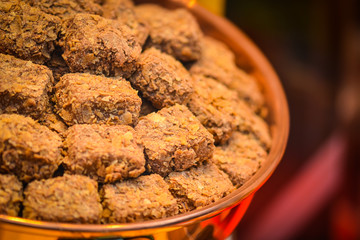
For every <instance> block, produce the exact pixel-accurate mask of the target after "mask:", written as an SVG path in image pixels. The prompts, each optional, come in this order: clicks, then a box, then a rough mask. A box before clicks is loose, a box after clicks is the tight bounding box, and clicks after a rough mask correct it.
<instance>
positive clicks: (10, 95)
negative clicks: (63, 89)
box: [0, 53, 54, 119]
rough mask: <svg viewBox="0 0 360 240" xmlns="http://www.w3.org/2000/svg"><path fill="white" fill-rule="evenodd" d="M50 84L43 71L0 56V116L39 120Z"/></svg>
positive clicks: (44, 108) (38, 67)
mask: <svg viewBox="0 0 360 240" xmlns="http://www.w3.org/2000/svg"><path fill="white" fill-rule="evenodd" d="M53 81H54V79H53V76H52V72H51V71H50V70H49V69H48V68H47V67H45V66H42V65H38V64H34V63H32V62H30V61H25V60H21V59H18V58H15V57H13V56H10V55H5V54H1V53H0V99H1V101H0V114H1V113H19V114H23V115H27V116H31V117H33V118H35V119H37V118H39V117H40V116H41V115H42V114H43V113H44V112H45V111H46V110H47V108H49V107H50V103H49V97H48V94H49V92H50V91H51V89H52V85H53Z"/></svg>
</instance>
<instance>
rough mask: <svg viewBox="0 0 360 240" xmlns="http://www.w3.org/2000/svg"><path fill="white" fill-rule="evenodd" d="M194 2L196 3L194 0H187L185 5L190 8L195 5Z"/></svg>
mask: <svg viewBox="0 0 360 240" xmlns="http://www.w3.org/2000/svg"><path fill="white" fill-rule="evenodd" d="M195 3H196V0H188V1H187V4H186V5H187V6H188V7H189V8H191V7H192V6H194V5H195Z"/></svg>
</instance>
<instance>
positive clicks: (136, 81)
mask: <svg viewBox="0 0 360 240" xmlns="http://www.w3.org/2000/svg"><path fill="white" fill-rule="evenodd" d="M130 81H131V82H132V84H133V85H134V86H135V88H137V89H138V90H140V91H141V93H142V94H143V97H145V98H146V99H148V100H149V101H151V102H152V104H153V105H154V106H155V107H156V108H162V107H169V106H172V105H174V104H175V103H178V104H183V103H186V102H187V101H188V99H189V97H190V95H191V93H192V91H193V89H192V87H193V84H192V80H191V77H190V74H189V72H188V71H187V70H186V69H185V67H184V66H183V65H182V64H181V63H180V62H179V61H177V60H176V59H175V58H173V57H172V56H170V55H168V54H166V53H162V52H160V51H159V50H157V49H155V48H150V49H147V50H145V51H144V52H143V53H142V54H141V55H140V58H139V60H138V62H137V70H136V72H135V73H134V75H133V76H132V77H131V78H130Z"/></svg>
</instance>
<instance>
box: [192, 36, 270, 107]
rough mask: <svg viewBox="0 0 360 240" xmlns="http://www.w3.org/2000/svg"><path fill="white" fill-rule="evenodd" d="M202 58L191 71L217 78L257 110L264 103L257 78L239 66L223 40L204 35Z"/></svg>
mask: <svg viewBox="0 0 360 240" xmlns="http://www.w3.org/2000/svg"><path fill="white" fill-rule="evenodd" d="M201 44H202V52H201V57H200V59H199V60H198V61H197V62H195V63H194V64H193V65H192V66H191V68H190V72H191V73H193V74H201V75H204V76H206V77H210V78H213V79H216V80H217V81H219V82H221V83H223V84H225V85H226V86H228V87H229V88H231V89H234V90H235V91H237V93H238V94H239V97H240V98H242V99H244V100H245V101H246V102H248V103H249V105H250V107H251V108H252V109H254V110H255V111H259V110H260V108H261V107H262V106H263V104H264V96H263V94H262V93H261V90H260V88H259V85H258V83H257V81H256V79H255V78H253V77H252V76H250V75H249V74H247V73H246V72H245V71H243V70H242V69H240V68H238V67H237V66H236V63H235V55H234V53H233V52H231V50H230V49H229V48H228V47H227V46H226V45H225V44H224V43H222V42H220V41H218V40H216V39H214V38H211V37H204V38H203V40H202V42H201Z"/></svg>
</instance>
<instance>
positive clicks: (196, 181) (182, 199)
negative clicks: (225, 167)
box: [165, 162, 235, 212]
mask: <svg viewBox="0 0 360 240" xmlns="http://www.w3.org/2000/svg"><path fill="white" fill-rule="evenodd" d="M165 180H166V182H167V183H168V184H169V190H170V192H171V193H172V194H173V195H174V196H175V197H176V198H177V199H178V204H179V210H180V212H186V211H190V210H193V209H195V208H200V207H204V206H206V205H209V204H210V203H213V202H215V201H217V200H219V199H220V198H222V197H224V196H226V195H228V194H229V193H230V192H232V191H233V190H234V189H235V188H234V187H233V184H232V183H231V181H230V179H229V178H228V176H227V175H226V174H225V173H224V172H222V171H220V170H219V169H218V168H217V167H216V165H214V164H212V163H209V162H204V164H202V165H200V166H197V167H192V168H190V169H188V170H186V171H182V172H172V173H170V174H169V176H167V177H166V178H165Z"/></svg>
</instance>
